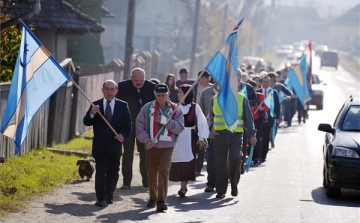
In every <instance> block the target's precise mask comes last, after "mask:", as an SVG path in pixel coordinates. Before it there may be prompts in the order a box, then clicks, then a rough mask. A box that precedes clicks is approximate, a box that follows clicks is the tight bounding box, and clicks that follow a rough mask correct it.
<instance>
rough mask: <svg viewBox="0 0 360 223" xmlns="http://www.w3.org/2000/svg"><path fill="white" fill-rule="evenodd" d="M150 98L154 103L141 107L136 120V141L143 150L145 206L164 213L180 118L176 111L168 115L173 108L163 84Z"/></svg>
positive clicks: (182, 120) (156, 88)
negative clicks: (146, 178) (145, 179)
mask: <svg viewBox="0 0 360 223" xmlns="http://www.w3.org/2000/svg"><path fill="white" fill-rule="evenodd" d="M154 95H155V97H156V100H154V101H151V102H149V103H147V104H145V105H144V106H143V107H142V108H141V110H140V113H139V115H138V116H137V118H136V138H137V139H138V140H139V141H140V142H141V143H144V144H145V148H146V167H147V172H148V182H149V197H150V199H149V202H148V204H147V207H149V208H152V207H155V204H156V206H157V207H156V210H157V211H164V210H167V205H166V198H167V191H168V184H169V171H170V167H171V157H172V153H173V150H174V146H175V143H176V140H177V138H178V135H179V134H180V133H181V132H182V131H183V130H184V118H183V114H182V112H181V111H180V110H177V111H176V112H175V113H174V114H173V115H171V114H172V113H173V111H174V109H175V107H176V105H175V104H174V103H172V102H171V101H170V100H168V97H169V89H168V87H167V85H165V84H158V85H156V87H155V91H154ZM163 126H164V128H163V129H162V130H161V127H163ZM158 131H161V133H160V134H158ZM157 134H158V136H157Z"/></svg>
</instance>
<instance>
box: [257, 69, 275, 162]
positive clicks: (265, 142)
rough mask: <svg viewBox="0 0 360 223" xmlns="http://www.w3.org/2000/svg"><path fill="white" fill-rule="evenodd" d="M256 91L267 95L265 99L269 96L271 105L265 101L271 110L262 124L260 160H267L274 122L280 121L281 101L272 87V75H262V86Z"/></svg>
mask: <svg viewBox="0 0 360 223" xmlns="http://www.w3.org/2000/svg"><path fill="white" fill-rule="evenodd" d="M256 92H259V93H263V94H264V95H265V100H266V97H268V98H269V100H268V101H269V102H270V106H269V105H267V104H266V103H265V104H266V105H267V106H268V107H269V111H268V112H267V114H268V117H269V118H268V121H267V122H266V123H264V124H263V126H262V141H261V144H262V149H261V152H260V161H261V162H265V161H266V155H267V153H268V152H269V141H270V132H271V128H272V127H273V125H274V122H276V123H279V118H280V101H279V96H278V93H277V91H276V90H275V89H273V88H271V87H270V77H269V76H267V75H266V76H264V77H262V79H261V88H260V89H258V90H256ZM265 100H264V101H265Z"/></svg>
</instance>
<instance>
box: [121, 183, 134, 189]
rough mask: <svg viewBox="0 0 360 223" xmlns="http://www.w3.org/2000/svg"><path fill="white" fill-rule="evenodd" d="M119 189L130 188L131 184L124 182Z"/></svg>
mask: <svg viewBox="0 0 360 223" xmlns="http://www.w3.org/2000/svg"><path fill="white" fill-rule="evenodd" d="M120 189H121V190H129V189H131V186H130V185H126V184H123V185H122V186H121V187H120Z"/></svg>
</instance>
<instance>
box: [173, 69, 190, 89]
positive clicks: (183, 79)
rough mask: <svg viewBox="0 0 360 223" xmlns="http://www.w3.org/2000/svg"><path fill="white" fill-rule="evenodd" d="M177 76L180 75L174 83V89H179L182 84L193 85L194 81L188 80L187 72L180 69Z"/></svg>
mask: <svg viewBox="0 0 360 223" xmlns="http://www.w3.org/2000/svg"><path fill="white" fill-rule="evenodd" d="M179 75H180V80H177V81H176V87H180V86H181V85H182V84H190V85H191V84H193V83H194V80H189V79H188V78H189V72H188V71H187V70H186V69H185V68H182V69H180V71H179Z"/></svg>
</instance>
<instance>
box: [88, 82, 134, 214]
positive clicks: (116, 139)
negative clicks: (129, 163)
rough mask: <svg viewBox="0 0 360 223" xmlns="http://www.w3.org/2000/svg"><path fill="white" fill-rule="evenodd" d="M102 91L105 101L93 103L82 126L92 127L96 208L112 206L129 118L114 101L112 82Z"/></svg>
mask: <svg viewBox="0 0 360 223" xmlns="http://www.w3.org/2000/svg"><path fill="white" fill-rule="evenodd" d="M101 91H102V92H103V94H104V98H102V99H100V100H97V101H95V102H93V104H94V105H95V106H90V108H89V110H88V111H87V113H86V115H85V117H84V120H83V122H84V124H85V125H86V126H93V130H94V138H93V145H92V155H93V157H94V158H95V162H96V175H95V192H96V198H97V201H96V203H95V205H97V206H100V207H106V206H107V205H108V204H112V203H113V202H114V191H115V189H116V184H117V182H118V179H119V169H120V168H119V167H120V157H121V146H122V142H123V141H124V139H126V138H127V137H129V135H130V132H131V118H130V112H129V108H128V105H127V103H126V102H124V101H121V100H119V99H116V98H115V95H116V94H117V92H118V87H117V84H116V82H115V81H113V80H107V81H105V82H104V84H103V88H102V89H101ZM100 114H102V115H103V116H104V117H105V118H106V120H107V122H108V123H110V125H111V126H112V128H113V129H111V128H110V127H109V125H108V124H107V123H106V122H105V120H104V119H103V118H102V117H101V116H100ZM114 131H115V132H116V134H115V132H114Z"/></svg>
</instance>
